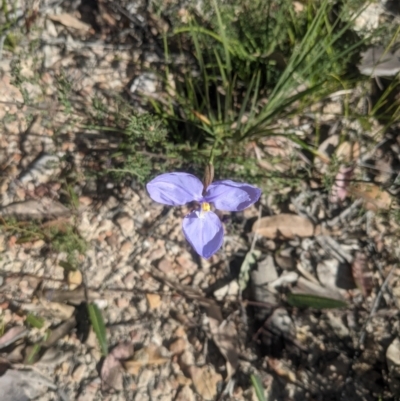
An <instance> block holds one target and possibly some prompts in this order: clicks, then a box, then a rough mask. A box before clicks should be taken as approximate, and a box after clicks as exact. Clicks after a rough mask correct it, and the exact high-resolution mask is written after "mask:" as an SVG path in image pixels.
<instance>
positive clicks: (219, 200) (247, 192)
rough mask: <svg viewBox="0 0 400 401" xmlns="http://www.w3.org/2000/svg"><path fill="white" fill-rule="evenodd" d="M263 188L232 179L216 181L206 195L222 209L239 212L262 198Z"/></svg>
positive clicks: (207, 199) (207, 198)
mask: <svg viewBox="0 0 400 401" xmlns="http://www.w3.org/2000/svg"><path fill="white" fill-rule="evenodd" d="M260 195H261V190H260V189H259V188H257V187H255V186H253V185H250V184H246V183H240V182H235V181H231V180H223V181H215V182H213V183H212V184H211V185H210V186H209V187H208V189H207V192H206V194H205V196H204V200H205V201H206V202H212V203H214V206H215V207H216V208H217V209H220V210H226V211H228V212H238V211H240V210H244V209H246V208H247V207H249V206H251V205H252V204H253V203H255V202H257V201H258V199H259V198H260Z"/></svg>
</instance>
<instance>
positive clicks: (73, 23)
mask: <svg viewBox="0 0 400 401" xmlns="http://www.w3.org/2000/svg"><path fill="white" fill-rule="evenodd" d="M48 17H49V18H50V19H51V20H52V21H55V22H59V23H60V24H62V25H64V26H66V27H67V28H73V29H79V30H81V31H85V32H86V31H89V30H90V25H88V24H85V23H84V22H82V21H81V20H79V19H78V18H76V17H74V16H73V15H71V14H58V15H48Z"/></svg>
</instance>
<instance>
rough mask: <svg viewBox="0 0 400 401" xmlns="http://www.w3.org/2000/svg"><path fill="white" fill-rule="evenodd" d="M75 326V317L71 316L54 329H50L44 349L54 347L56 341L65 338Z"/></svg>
mask: <svg viewBox="0 0 400 401" xmlns="http://www.w3.org/2000/svg"><path fill="white" fill-rule="evenodd" d="M75 326H76V319H75V316H71V317H70V318H69V319H67V320H66V321H65V322H63V323H62V324H60V325H59V326H58V327H57V328H56V329H52V330H51V333H50V335H49V336H48V337H47V339H46V341H45V342H44V343H43V346H44V347H46V348H49V347H51V346H52V345H54V344H55V343H56V342H57V341H58V340H60V339H61V338H63V337H65V336H66V335H67V334H68V333H69V332H70V331H71V330H72V329H73V328H74V327H75Z"/></svg>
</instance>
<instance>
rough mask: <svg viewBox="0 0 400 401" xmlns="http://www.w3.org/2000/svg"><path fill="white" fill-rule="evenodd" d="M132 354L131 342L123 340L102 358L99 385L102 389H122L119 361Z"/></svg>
mask: <svg viewBox="0 0 400 401" xmlns="http://www.w3.org/2000/svg"><path fill="white" fill-rule="evenodd" d="M132 355H133V344H132V343H131V342H128V341H126V342H123V343H120V344H118V345H117V346H116V347H115V348H114V349H113V350H112V351H111V352H110V353H109V354H108V355H107V356H106V358H105V359H104V362H103V365H102V367H101V385H102V389H103V391H109V390H111V389H114V390H116V391H122V390H123V377H122V365H121V361H122V360H124V359H128V358H130V357H132Z"/></svg>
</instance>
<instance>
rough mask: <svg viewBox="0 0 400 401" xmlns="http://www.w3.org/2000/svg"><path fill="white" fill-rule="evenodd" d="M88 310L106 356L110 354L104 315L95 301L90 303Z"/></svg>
mask: <svg viewBox="0 0 400 401" xmlns="http://www.w3.org/2000/svg"><path fill="white" fill-rule="evenodd" d="M88 312H89V318H90V322H91V323H92V326H93V330H94V332H95V333H96V337H97V341H98V342H99V345H100V348H101V353H102V354H103V355H104V356H106V355H107V354H108V345H107V336H106V326H105V324H104V319H103V315H102V314H101V311H100V309H99V308H98V306H97V305H96V304H94V303H92V304H89V305H88Z"/></svg>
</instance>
